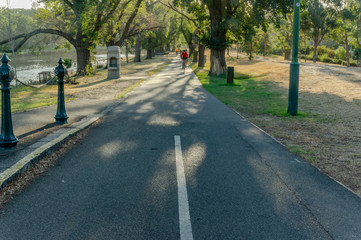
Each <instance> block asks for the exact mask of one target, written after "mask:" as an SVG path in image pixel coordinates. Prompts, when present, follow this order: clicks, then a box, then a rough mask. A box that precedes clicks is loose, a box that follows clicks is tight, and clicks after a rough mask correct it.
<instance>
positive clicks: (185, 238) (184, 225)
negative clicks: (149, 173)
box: [174, 136, 193, 240]
mask: <svg viewBox="0 0 361 240" xmlns="http://www.w3.org/2000/svg"><path fill="white" fill-rule="evenodd" d="M174 141H175V159H176V166H177V183H178V210H179V230H180V239H181V240H193V233H192V225H191V219H190V215H189V204H188V194H187V185H186V176H185V174H184V166H183V157H182V147H181V142H180V137H179V136H174Z"/></svg>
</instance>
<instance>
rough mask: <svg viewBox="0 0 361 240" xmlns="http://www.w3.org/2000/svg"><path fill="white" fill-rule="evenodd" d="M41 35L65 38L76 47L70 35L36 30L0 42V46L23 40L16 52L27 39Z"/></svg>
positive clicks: (56, 31)
mask: <svg viewBox="0 0 361 240" xmlns="http://www.w3.org/2000/svg"><path fill="white" fill-rule="evenodd" d="M41 33H48V34H54V35H58V36H61V37H63V38H65V39H66V40H68V41H69V42H70V43H71V44H72V45H74V46H75V45H76V41H75V39H74V38H73V37H72V36H71V35H70V34H68V33H65V32H62V31H59V30H56V29H36V30H34V31H32V32H29V33H23V34H19V35H17V36H15V37H13V38H11V39H7V40H4V41H1V42H0V45H4V44H6V43H8V42H10V41H15V40H17V39H21V38H24V39H23V40H22V41H21V42H20V43H19V44H18V45H17V46H16V47H15V49H14V50H15V51H18V50H19V49H20V48H21V47H22V46H23V45H24V44H25V42H26V41H27V40H28V39H29V38H31V37H33V36H35V35H37V34H41ZM5 51H7V50H5Z"/></svg>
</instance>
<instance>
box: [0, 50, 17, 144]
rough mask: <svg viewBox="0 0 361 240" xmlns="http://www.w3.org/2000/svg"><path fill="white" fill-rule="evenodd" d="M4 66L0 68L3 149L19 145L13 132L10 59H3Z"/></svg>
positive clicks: (0, 141) (1, 141)
mask: <svg viewBox="0 0 361 240" xmlns="http://www.w3.org/2000/svg"><path fill="white" fill-rule="evenodd" d="M1 62H2V65H1V66H0V81H1V135H0V146H1V147H13V146H15V145H16V144H17V143H18V139H17V138H16V137H15V135H14V132H13V124H12V119H11V104H10V89H11V87H10V82H11V80H12V79H13V78H14V75H13V71H12V70H11V66H10V65H9V64H8V63H9V62H10V59H9V58H8V57H7V56H6V54H4V55H3V57H2V58H1Z"/></svg>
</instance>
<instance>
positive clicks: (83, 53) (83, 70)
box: [75, 47, 91, 74]
mask: <svg viewBox="0 0 361 240" xmlns="http://www.w3.org/2000/svg"><path fill="white" fill-rule="evenodd" d="M75 50H76V56H77V70H76V72H77V74H87V66H90V67H91V62H90V50H89V49H88V48H81V47H75Z"/></svg>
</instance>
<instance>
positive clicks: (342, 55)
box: [335, 46, 346, 59]
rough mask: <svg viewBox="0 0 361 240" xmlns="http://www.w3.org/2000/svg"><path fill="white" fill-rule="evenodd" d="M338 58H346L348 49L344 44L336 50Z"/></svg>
mask: <svg viewBox="0 0 361 240" xmlns="http://www.w3.org/2000/svg"><path fill="white" fill-rule="evenodd" d="M335 54H336V58H337V59H345V57H346V49H345V48H344V47H342V46H340V47H338V48H337V50H336V51H335Z"/></svg>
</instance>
